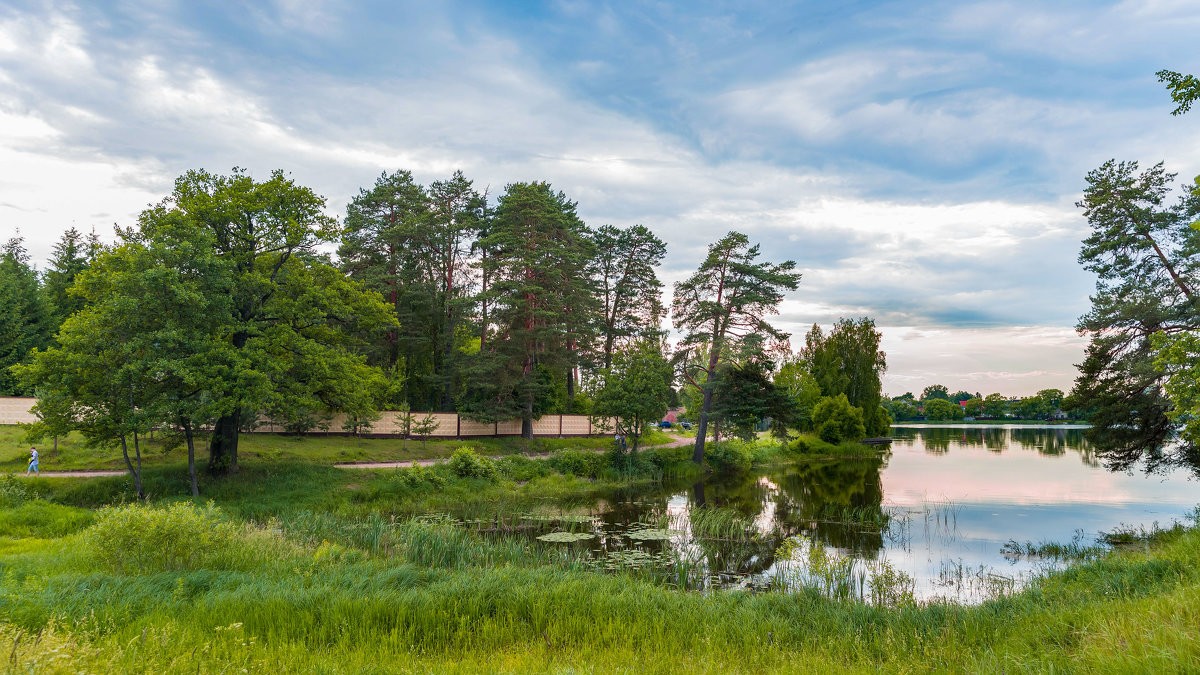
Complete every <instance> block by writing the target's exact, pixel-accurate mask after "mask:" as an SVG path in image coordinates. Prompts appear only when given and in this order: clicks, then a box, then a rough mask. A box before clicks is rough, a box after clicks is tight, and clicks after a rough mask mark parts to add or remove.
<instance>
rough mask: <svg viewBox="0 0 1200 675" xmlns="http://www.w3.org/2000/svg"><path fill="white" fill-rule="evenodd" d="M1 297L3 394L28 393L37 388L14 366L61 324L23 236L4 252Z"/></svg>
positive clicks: (0, 386)
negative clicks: (55, 318)
mask: <svg viewBox="0 0 1200 675" xmlns="http://www.w3.org/2000/svg"><path fill="white" fill-rule="evenodd" d="M0 298H3V301H2V302H0V396H27V395H29V394H30V393H32V392H33V389H32V388H31V387H30V386H29V385H28V384H23V383H22V382H21V381H20V380H19V379H18V378H17V377H16V375H15V374H14V373H13V372H12V371H11V370H10V368H11V367H12V366H15V365H17V364H20V363H25V362H27V361H28V359H29V355H30V353H31V352H32V351H33V350H35V349H40V348H42V347H45V346H46V345H47V344H49V343H50V336H51V334H52V332H53V331H54V329H55V328H57V326H54V325H52V319H51V316H50V313H49V312H48V311H47V308H46V303H45V300H44V298H43V295H42V292H41V287H40V285H39V283H38V275H37V271H36V270H35V269H34V268H33V266H32V265H31V264H30V262H29V253H28V252H26V250H25V245H24V239H22V238H21V237H20V236H17V237H13V238H11V239H9V240H8V242H6V243H5V244H4V249H3V251H0Z"/></svg>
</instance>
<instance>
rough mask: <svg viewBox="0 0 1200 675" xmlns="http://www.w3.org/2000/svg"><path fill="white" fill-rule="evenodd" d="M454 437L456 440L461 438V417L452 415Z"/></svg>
mask: <svg viewBox="0 0 1200 675" xmlns="http://www.w3.org/2000/svg"><path fill="white" fill-rule="evenodd" d="M454 435H455V437H457V438H460V439H461V438H462V415H459V414H458V413H454Z"/></svg>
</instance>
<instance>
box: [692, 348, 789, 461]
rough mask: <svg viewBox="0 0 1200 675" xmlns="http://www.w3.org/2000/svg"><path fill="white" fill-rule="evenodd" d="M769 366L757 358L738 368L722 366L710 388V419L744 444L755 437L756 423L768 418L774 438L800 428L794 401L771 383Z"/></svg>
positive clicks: (729, 365)
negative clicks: (711, 394) (711, 396)
mask: <svg viewBox="0 0 1200 675" xmlns="http://www.w3.org/2000/svg"><path fill="white" fill-rule="evenodd" d="M770 369H771V363H770V361H768V360H767V359H766V357H765V356H763V355H761V354H756V355H754V356H752V357H751V358H750V359H748V360H746V361H743V362H742V363H740V364H732V363H725V364H724V365H723V366H722V367H721V368H720V369H719V370H718V377H717V378H716V384H715V386H714V388H713V403H712V416H713V419H714V420H715V421H716V422H717V423H718V424H720V425H721V426H722V428H724V429H727V430H729V431H730V432H731V433H732V434H733V435H735V436H737V437H738V438H741V439H742V440H745V441H750V440H753V439H754V438H755V437H756V436H757V433H758V432H757V428H758V424H759V422H761V421H762V420H764V419H767V418H770V420H771V426H772V429H773V430H774V431H775V433H776V435H777V436H780V437H786V436H787V430H788V428H796V427H797V426H799V424H800V422H799V411H798V406H797V404H796V401H795V399H793V398H792V397H791V396H789V395H788V394H787V393H786V392H784V391H783V390H782V389H779V388H778V387H776V386H775V384H774V383H773V382H771V374H770Z"/></svg>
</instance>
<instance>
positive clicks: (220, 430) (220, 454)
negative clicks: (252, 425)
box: [208, 410, 242, 476]
mask: <svg viewBox="0 0 1200 675" xmlns="http://www.w3.org/2000/svg"><path fill="white" fill-rule="evenodd" d="M241 426H242V414H241V411H240V410H239V411H235V412H234V413H233V414H230V415H223V416H221V418H220V419H218V420H217V423H216V425H215V426H214V427H213V435H212V441H210V442H209V444H208V472H209V473H210V474H212V475H214V476H220V475H224V474H230V473H236V472H237V468H238V467H237V451H238V429H239V428H240V427H241Z"/></svg>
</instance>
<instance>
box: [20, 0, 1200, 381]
mask: <svg viewBox="0 0 1200 675" xmlns="http://www.w3.org/2000/svg"><path fill="white" fill-rule="evenodd" d="M1197 34H1200V6H1197V3H1196V2H1195V1H1194V0H1178V1H1172V0H1141V1H1138V2H1124V3H1102V2H1070V1H1067V2H1059V3H1044V2H985V3H969V2H925V3H918V2H911V1H907V2H844V3H825V2H807V3H796V4H789V3H781V2H761V3H759V2H747V1H746V0H742V1H741V2H736V3H720V2H696V1H693V2H681V3H677V4H672V3H664V2H636V1H632V0H630V1H622V2H612V3H601V2H595V3H592V2H568V1H563V2H546V3H527V4H522V3H475V2H455V3H450V2H448V3H411V4H407V3H402V2H391V1H389V2H378V3H362V2H359V3H351V2H333V1H331V2H320V1H319V0H275V1H274V2H266V1H249V0H248V1H246V2H171V1H170V0H158V1H155V2H150V1H144V2H143V1H138V0H130V1H124V2H122V1H115V2H104V1H95V2H87V3H83V4H79V5H72V4H69V3H58V2H25V1H24V0H6V2H5V3H4V4H3V5H0V236H5V237H7V236H11V233H12V232H13V231H14V230H16V229H17V228H20V232H21V234H22V235H24V236H25V238H26V240H27V245H28V247H29V249H30V251H31V253H32V254H33V256H34V258H35V259H37V260H44V259H45V258H46V256H47V255H48V254H49V251H50V247H51V245H52V244H53V242H54V240H56V239H57V238H58V237H59V235H60V234H61V232H62V231H63V230H64V229H65V228H67V227H71V226H75V227H78V228H80V229H83V230H88V229H91V228H93V227H95V228H96V229H97V231H98V232H100V233H101V234H102V235H105V236H109V234H110V232H111V229H112V225H113V224H114V223H118V224H122V225H129V224H131V223H132V222H133V220H134V218H135V216H136V214H137V213H138V211H140V210H141V209H142V208H144V207H145V206H146V205H147V204H148V203H150V202H154V201H158V200H159V199H161V198H162V196H163V195H164V194H165V193H166V192H167V191H168V190H169V189H170V186H171V182H172V180H173V179H174V177H175V176H177V175H178V174H179V173H181V172H182V171H184V170H186V169H189V168H196V167H203V168H207V169H210V170H214V171H227V170H228V169H230V168H232V167H234V166H241V167H247V168H249V169H250V170H251V171H252V173H254V174H255V175H257V176H265V175H266V174H267V173H268V172H269V171H270V170H271V169H274V168H283V169H285V170H287V171H289V172H291V173H292V174H293V176H294V177H295V178H296V179H297V180H298V181H299V182H301V183H303V184H306V185H309V186H311V187H313V188H315V189H316V190H317V191H318V192H320V193H321V194H323V195H325V196H326V197H327V198H328V200H329V209H330V211H331V212H332V213H335V214H340V213H342V212H343V209H344V206H345V203H346V201H347V200H348V199H349V198H350V197H351V196H352V195H353V194H355V193H356V192H357V190H358V188H359V187H362V186H368V185H370V184H371V183H373V181H374V179H375V177H376V176H378V175H379V173H380V172H381V171H384V170H388V171H392V170H395V169H399V168H405V169H409V170H412V171H413V172H414V174H415V175H416V176H417V178H418V179H419V180H420V181H422V182H429V181H432V180H436V179H439V178H444V177H446V176H448V175H449V174H450V173H451V172H452V171H454V170H455V169H462V170H463V171H464V172H466V174H467V176H468V177H469V178H472V179H473V180H474V181H475V182H476V185H477V186H478V187H480V188H483V187H488V186H490V188H491V192H492V194H496V193H497V192H498V191H500V190H502V189H503V186H504V185H505V184H506V183H508V182H513V181H523V180H548V181H550V182H551V183H553V184H554V185H555V187H557V188H559V189H562V190H564V191H565V192H566V193H567V194H568V195H569V196H570V197H571V198H573V199H575V200H577V201H578V202H579V210H580V213H581V214H582V215H583V217H584V219H585V220H586V221H587V222H589V223H590V224H592V225H600V224H604V223H612V224H616V225H628V224H633V223H642V224H645V225H647V226H648V227H650V228H652V229H653V230H655V231H656V232H657V233H658V234H659V235H660V236H661V237H663V238H664V239H665V240H666V241H667V242H668V245H669V247H670V254H669V257H668V260H667V262H666V264H665V266H664V268H663V269H662V271H661V273H662V276H663V277H664V278H665V279H666V280H668V281H669V282H670V281H674V280H676V279H679V278H682V277H683V276H685V275H686V274H687V273H688V272H689V271H690V270H691V269H694V267H695V265H696V264H697V262H698V260H699V258H700V256H701V255H702V253H703V250H704V247H705V246H706V245H707V244H708V243H709V242H711V241H713V240H715V239H716V238H718V237H719V236H721V235H722V234H724V233H725V232H727V231H729V230H731V229H737V230H741V231H744V232H747V233H748V234H750V235H751V237H752V238H753V239H754V240H756V241H759V242H761V243H762V244H763V249H764V251H765V253H766V255H767V257H769V258H773V259H784V258H791V259H795V260H796V261H797V263H798V264H799V266H800V267H801V268H802V270H803V272H804V280H803V281H802V284H801V288H800V290H799V291H798V292H796V293H795V294H794V295H792V296H791V297H790V298H789V299H788V300H787V302H785V303H784V305H783V307H782V308H781V314H780V316H779V317H778V323H779V324H780V325H781V326H783V327H784V328H785V329H788V330H792V331H793V332H794V333H796V338H799V337H800V336H801V335H802V333H803V332H804V331H805V330H806V327H807V326H808V325H811V324H812V323H813V322H818V323H821V324H829V323H831V322H832V321H833V320H835V319H836V318H837V317H839V316H862V315H868V316H872V317H874V318H875V319H876V321H877V323H878V324H879V325H880V326H881V327H882V330H883V333H884V348H885V349H886V350H887V352H888V361H889V372H888V374H887V377H886V379H885V390H887V391H890V392H892V393H893V394H899V393H903V392H904V391H906V390H912V391H915V392H918V393H919V392H920V390H921V388H922V387H924V386H925V385H926V384H930V383H933V382H941V383H943V384H946V385H947V386H949V387H950V388H951V390H955V389H959V388H964V389H967V390H969V391H982V392H983V393H985V394H986V393H989V392H992V391H1000V392H1003V393H1009V394H1026V393H1032V392H1034V391H1036V390H1038V389H1041V388H1044V387H1050V386H1053V387H1059V388H1062V389H1068V388H1069V387H1070V383H1071V381H1072V380H1073V378H1074V373H1075V369H1074V366H1073V365H1072V364H1074V363H1076V362H1078V361H1079V360H1080V359H1081V355H1082V349H1083V345H1084V340H1083V339H1082V338H1080V337H1078V336H1077V335H1076V334H1075V332H1074V330H1073V328H1072V327H1073V325H1074V323H1075V321H1076V319H1077V318H1078V316H1079V315H1080V314H1081V313H1082V312H1083V311H1085V310H1086V308H1087V306H1088V293H1089V291H1090V290H1091V288H1092V280H1091V279H1090V278H1089V277H1088V275H1087V274H1085V273H1084V272H1083V271H1082V270H1080V268H1079V266H1078V264H1077V263H1076V255H1077V254H1078V248H1079V246H1078V244H1079V240H1080V239H1081V238H1082V236H1083V235H1084V233H1085V230H1086V223H1085V222H1084V221H1083V219H1082V218H1081V217H1080V216H1079V214H1078V213H1077V209H1076V208H1075V207H1074V206H1073V204H1074V202H1075V201H1076V200H1077V199H1078V196H1079V193H1080V190H1081V189H1082V185H1083V176H1084V175H1085V174H1086V172H1087V171H1088V170H1089V169H1091V168H1094V167H1095V166H1097V165H1099V164H1100V163H1101V162H1103V161H1104V160H1106V159H1108V158H1110V157H1116V158H1120V159H1137V160H1141V161H1143V162H1155V161H1158V160H1166V162H1167V165H1168V168H1169V169H1170V170H1174V171H1179V172H1180V173H1181V174H1183V175H1185V176H1191V175H1194V174H1196V173H1200V116H1197V115H1196V114H1193V115H1191V116H1186V117H1179V118H1175V117H1171V116H1170V115H1169V111H1170V110H1171V108H1172V107H1173V105H1172V104H1171V103H1170V100H1169V97H1168V96H1167V94H1166V93H1165V92H1164V90H1163V88H1162V85H1160V84H1158V83H1157V82H1156V80H1155V77H1154V72H1155V71H1157V70H1160V69H1162V68H1170V69H1173V70H1179V71H1184V72H1200V50H1197V49H1196V46H1195V39H1196V37H1195V36H1196V35H1197ZM793 343H794V344H796V343H798V340H797V339H794V340H793Z"/></svg>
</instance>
